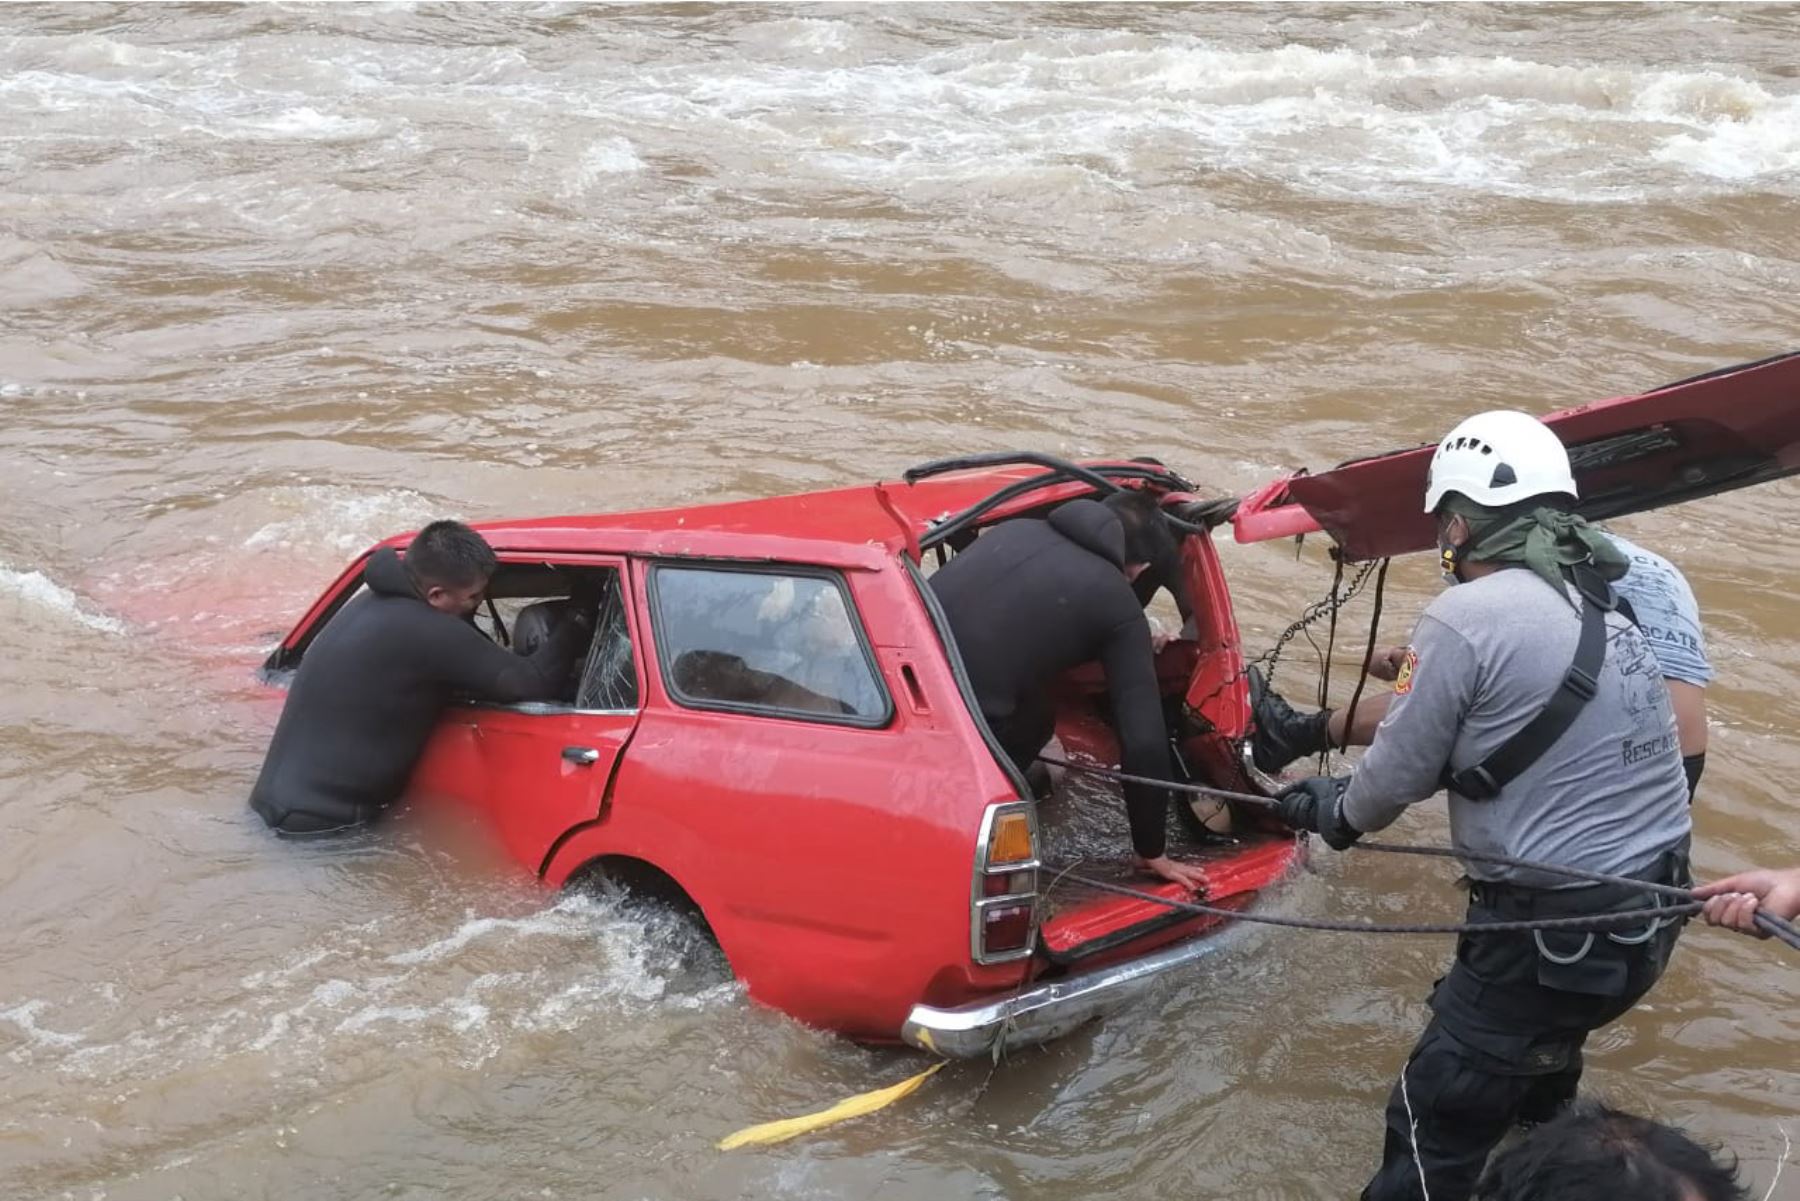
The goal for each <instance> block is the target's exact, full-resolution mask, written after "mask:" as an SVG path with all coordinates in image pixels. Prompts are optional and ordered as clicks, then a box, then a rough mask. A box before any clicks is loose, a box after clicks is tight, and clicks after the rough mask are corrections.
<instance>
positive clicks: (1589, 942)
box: [1531, 930, 1594, 967]
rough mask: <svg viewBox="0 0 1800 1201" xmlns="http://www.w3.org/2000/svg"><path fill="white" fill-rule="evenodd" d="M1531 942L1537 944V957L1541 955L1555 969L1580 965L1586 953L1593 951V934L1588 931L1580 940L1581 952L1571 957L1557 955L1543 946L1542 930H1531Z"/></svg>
mask: <svg viewBox="0 0 1800 1201" xmlns="http://www.w3.org/2000/svg"><path fill="white" fill-rule="evenodd" d="M1531 941H1532V942H1535V943H1536V944H1537V949H1538V954H1539V955H1542V956H1543V957H1544V958H1545V959H1547V960H1549V961H1550V962H1551V963H1554V964H1555V965H1556V966H1557V967H1567V966H1569V965H1570V964H1571V963H1580V962H1581V961H1582V960H1583V959H1586V958H1587V954H1588V952H1589V951H1591V950H1593V949H1594V932H1593V931H1592V930H1589V931H1588V932H1587V935H1586V936H1585V937H1584V938H1582V940H1581V950H1579V951H1577V952H1575V953H1574V954H1573V955H1567V956H1564V955H1558V954H1556V953H1555V952H1554V951H1552V950H1551V949H1550V948H1549V947H1547V946H1545V945H1544V932H1543V931H1542V930H1533V931H1532V932H1531Z"/></svg>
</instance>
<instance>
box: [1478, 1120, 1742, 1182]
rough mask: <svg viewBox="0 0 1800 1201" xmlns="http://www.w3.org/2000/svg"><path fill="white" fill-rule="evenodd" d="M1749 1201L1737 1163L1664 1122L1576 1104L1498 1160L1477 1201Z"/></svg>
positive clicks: (1532, 1131)
mask: <svg viewBox="0 0 1800 1201" xmlns="http://www.w3.org/2000/svg"><path fill="white" fill-rule="evenodd" d="M1624 1198H1630V1201H1748V1198H1749V1193H1748V1192H1747V1191H1746V1190H1745V1188H1744V1186H1743V1184H1742V1183H1740V1182H1739V1180H1738V1173H1737V1161H1736V1159H1735V1158H1734V1157H1732V1156H1729V1155H1728V1154H1726V1153H1724V1152H1722V1151H1720V1150H1719V1149H1718V1148H1713V1147H1707V1146H1705V1145H1704V1144H1702V1143H1700V1142H1697V1141H1696V1140H1695V1139H1693V1138H1692V1137H1691V1136H1689V1135H1688V1134H1686V1133H1685V1132H1683V1131H1681V1130H1679V1129H1677V1128H1676V1127H1674V1126H1670V1125H1667V1124H1666V1123H1663V1122H1658V1121H1654V1120H1652V1119H1650V1118H1646V1117H1639V1116H1638V1115H1636V1114H1630V1113H1624V1112H1622V1111H1620V1110H1617V1109H1614V1108H1612V1107H1611V1106H1609V1105H1605V1104H1603V1103H1601V1102H1599V1101H1594V1100H1589V1099H1583V1100H1579V1101H1575V1102H1572V1103H1571V1104H1570V1105H1569V1106H1568V1107H1567V1108H1566V1109H1564V1110H1563V1111H1562V1112H1561V1113H1560V1114H1558V1115H1557V1116H1556V1117H1554V1118H1552V1119H1551V1120H1550V1121H1548V1122H1545V1123H1543V1124H1542V1125H1541V1126H1537V1127H1535V1128H1533V1129H1532V1130H1531V1131H1530V1132H1529V1133H1528V1134H1526V1135H1525V1136H1524V1137H1523V1138H1521V1139H1520V1140H1519V1141H1518V1142H1516V1143H1514V1144H1513V1145H1512V1146H1510V1147H1507V1148H1506V1149H1505V1150H1503V1151H1501V1152H1500V1153H1499V1154H1497V1155H1495V1156H1494V1158H1493V1161H1492V1162H1491V1163H1489V1164H1488V1167H1487V1171H1486V1172H1485V1173H1484V1174H1483V1175H1482V1178H1481V1182H1480V1183H1479V1184H1477V1185H1476V1186H1475V1196H1474V1201H1615V1199H1621V1201H1622V1199H1624Z"/></svg>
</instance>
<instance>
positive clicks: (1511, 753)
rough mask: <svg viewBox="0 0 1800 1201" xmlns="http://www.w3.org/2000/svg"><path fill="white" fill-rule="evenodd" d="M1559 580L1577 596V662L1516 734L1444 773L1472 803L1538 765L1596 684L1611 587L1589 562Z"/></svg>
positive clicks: (1613, 605)
mask: <svg viewBox="0 0 1800 1201" xmlns="http://www.w3.org/2000/svg"><path fill="white" fill-rule="evenodd" d="M1563 578H1564V579H1565V580H1567V581H1568V582H1569V583H1570V584H1573V585H1574V586H1575V589H1576V591H1577V592H1578V593H1579V594H1580V596H1581V637H1580V639H1579V640H1578V641H1577V642H1576V643H1575V658H1574V661H1573V662H1571V663H1570V664H1569V670H1568V672H1567V673H1565V674H1564V676H1563V678H1562V683H1560V684H1558V685H1557V687H1556V691H1555V692H1553V693H1551V694H1550V699H1549V700H1548V701H1546V702H1545V703H1544V707H1543V709H1542V710H1541V711H1540V712H1539V713H1538V715H1537V716H1536V717H1534V718H1532V719H1531V720H1530V721H1529V722H1527V723H1526V724H1525V727H1524V728H1523V729H1521V730H1520V731H1519V732H1518V733H1517V734H1514V735H1513V736H1512V737H1511V738H1508V739H1507V740H1506V741H1505V742H1504V743H1502V744H1501V745H1500V746H1499V747H1497V748H1496V749H1495V750H1494V752H1493V753H1492V754H1491V755H1489V756H1488V757H1487V758H1486V759H1483V760H1482V761H1481V762H1480V763H1477V764H1475V766H1473V767H1465V768H1463V769H1462V770H1461V771H1451V770H1450V769H1449V768H1448V767H1446V768H1445V769H1444V775H1443V778H1442V783H1443V785H1444V787H1446V788H1448V789H1450V790H1451V791H1452V792H1455V793H1456V794H1457V795H1458V796H1464V797H1467V798H1468V799H1469V800H1471V801H1491V800H1493V799H1494V798H1495V797H1497V796H1499V795H1500V790H1501V789H1503V788H1505V787H1506V786H1507V785H1508V784H1510V783H1512V781H1513V780H1514V779H1516V778H1518V776H1519V775H1520V773H1522V772H1523V771H1524V770H1525V769H1526V768H1528V767H1530V766H1531V765H1532V764H1533V763H1536V762H1537V761H1538V760H1539V759H1540V758H1541V757H1542V756H1543V754H1544V752H1545V751H1547V750H1549V749H1550V748H1551V747H1552V746H1554V745H1555V744H1556V741H1557V740H1558V739H1559V738H1561V737H1562V736H1563V735H1564V734H1565V733H1567V732H1568V729H1569V726H1570V725H1572V724H1573V723H1574V721H1575V718H1576V717H1577V716H1579V715H1580V713H1581V710H1582V709H1583V708H1584V707H1585V706H1586V705H1587V703H1588V702H1589V701H1591V700H1593V699H1594V693H1595V692H1596V691H1598V689H1599V685H1600V668H1601V667H1602V666H1603V665H1604V664H1605V662H1606V615H1607V613H1609V612H1611V611H1612V610H1613V609H1615V608H1617V607H1618V599H1617V597H1616V596H1615V595H1614V594H1613V590H1612V585H1611V584H1608V583H1607V582H1606V581H1605V580H1604V579H1602V578H1601V576H1600V573H1599V572H1597V571H1595V570H1594V569H1593V567H1592V566H1591V565H1589V564H1586V563H1582V564H1578V565H1577V566H1574V567H1565V568H1563Z"/></svg>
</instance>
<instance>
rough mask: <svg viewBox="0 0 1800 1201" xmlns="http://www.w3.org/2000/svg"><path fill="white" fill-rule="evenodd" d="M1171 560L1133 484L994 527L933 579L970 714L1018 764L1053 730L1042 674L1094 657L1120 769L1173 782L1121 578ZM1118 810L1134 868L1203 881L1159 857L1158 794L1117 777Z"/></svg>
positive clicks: (1161, 526)
mask: <svg viewBox="0 0 1800 1201" xmlns="http://www.w3.org/2000/svg"><path fill="white" fill-rule="evenodd" d="M1176 554H1177V550H1176V543H1175V537H1174V534H1173V533H1172V532H1171V530H1170V527H1169V525H1168V522H1167V520H1166V519H1165V518H1164V517H1163V514H1162V510H1161V508H1160V507H1158V505H1157V501H1156V498H1155V497H1154V496H1153V495H1151V494H1150V493H1147V492H1143V491H1137V490H1133V491H1126V492H1118V493H1114V494H1113V495H1111V496H1109V497H1107V498H1106V500H1105V501H1103V502H1102V501H1094V500H1073V501H1069V502H1068V503H1067V504H1064V505H1062V506H1060V507H1058V508H1057V509H1056V510H1055V511H1053V512H1052V513H1051V514H1050V516H1049V517H1048V518H1045V519H1042V520H1039V519H1035V518H1017V519H1015V520H1012V521H1006V522H1002V523H1001V524H999V525H997V526H995V527H994V528H992V529H990V530H988V531H986V532H985V533H983V534H982V535H981V536H980V537H979V538H977V539H976V540H975V541H974V543H972V544H971V545H970V546H969V547H968V548H967V549H965V550H963V551H962V552H961V553H959V554H958V555H957V556H956V557H955V558H953V559H951V560H950V562H948V563H947V564H945V565H944V566H943V567H942V568H940V569H939V570H938V572H937V574H936V575H934V576H932V577H931V587H932V591H933V592H935V593H936V594H937V598H938V602H939V603H940V604H941V605H942V606H943V609H944V615H945V617H946V618H947V619H948V621H949V623H950V633H951V635H952V636H953V637H954V638H955V641H956V649H957V650H958V651H959V652H960V653H961V655H962V660H963V664H964V666H965V667H966V668H967V670H968V674H969V680H970V683H971V685H972V686H973V688H974V692H975V698H976V701H977V703H979V705H980V706H981V715H982V717H984V718H985V719H986V720H987V723H988V727H989V728H990V729H991V730H993V732H994V737H995V738H996V739H998V740H999V742H1000V745H1001V747H1002V749H1004V750H1005V751H1006V754H1007V755H1008V756H1009V757H1010V758H1011V759H1012V761H1013V762H1014V763H1015V764H1016V765H1017V766H1018V767H1019V770H1020V771H1024V770H1025V769H1026V768H1028V767H1029V766H1031V764H1032V763H1033V762H1035V761H1036V759H1037V755H1038V752H1039V751H1041V750H1042V749H1043V747H1044V744H1045V743H1047V742H1049V741H1050V736H1051V735H1052V734H1053V733H1055V729H1056V712H1055V706H1054V702H1053V700H1052V698H1051V694H1050V687H1051V684H1052V682H1053V681H1054V680H1055V679H1056V677H1057V676H1059V675H1061V674H1062V673H1063V672H1065V671H1067V670H1069V669H1070V668H1072V667H1076V666H1078V665H1080V664H1082V663H1086V662H1089V661H1090V660H1095V659H1097V660H1099V661H1100V665H1101V667H1102V668H1103V669H1104V670H1105V672H1106V690H1107V694H1108V696H1109V698H1110V700H1111V704H1112V718H1113V729H1114V731H1115V732H1116V733H1117V735H1118V738H1119V748H1120V758H1121V760H1122V764H1123V767H1124V770H1125V771H1126V772H1128V773H1130V774H1131V775H1136V776H1149V777H1151V778H1154V779H1159V780H1167V779H1170V778H1171V772H1170V763H1169V740H1168V732H1167V730H1166V729H1165V728H1164V725H1163V709H1162V695H1161V692H1160V691H1159V689H1158V688H1157V683H1156V664H1155V659H1154V652H1153V647H1152V645H1151V638H1150V623H1149V620H1148V619H1147V618H1146V617H1145V615H1144V609H1143V605H1142V603H1141V602H1140V600H1139V597H1138V595H1137V593H1136V592H1135V591H1134V588H1133V585H1134V582H1135V581H1137V580H1138V579H1139V578H1140V577H1141V576H1143V574H1144V572H1145V571H1146V570H1148V569H1149V568H1150V567H1151V565H1152V564H1160V565H1167V564H1169V563H1172V562H1173V561H1174V560H1175V558H1176ZM1125 808H1126V811H1127V812H1128V814H1129V816H1130V820H1131V845H1132V849H1133V850H1135V851H1136V852H1137V855H1138V858H1139V859H1140V861H1141V862H1142V864H1143V866H1144V867H1145V868H1146V869H1148V870H1149V871H1151V872H1154V873H1155V874H1156V875H1158V876H1161V877H1162V878H1163V879H1165V880H1173V881H1174V882H1175V883H1177V884H1182V885H1185V886H1187V887H1189V888H1199V887H1201V886H1202V884H1203V880H1204V878H1203V877H1202V875H1201V873H1200V870H1199V869H1198V868H1194V867H1189V866H1187V865H1185V864H1181V863H1176V862H1175V861H1174V860H1172V859H1170V858H1169V857H1168V855H1167V854H1166V849H1167V848H1166V841H1165V840H1166V837H1167V829H1166V818H1167V813H1168V794H1167V793H1166V792H1165V791H1164V790H1163V789H1160V788H1155V787H1152V786H1149V785H1143V784H1127V785H1125Z"/></svg>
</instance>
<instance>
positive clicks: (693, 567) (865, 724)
mask: <svg viewBox="0 0 1800 1201" xmlns="http://www.w3.org/2000/svg"><path fill="white" fill-rule="evenodd" d="M649 568H650V570H649V571H648V572H647V573H646V574H647V578H646V580H645V593H646V596H647V598H648V599H649V602H650V606H649V607H650V613H649V618H650V622H649V624H650V640H651V643H652V645H654V646H655V647H656V671H657V675H658V677H659V678H660V679H661V680H662V686H663V691H664V692H665V693H667V694H668V697H669V699H670V700H671V701H673V702H674V703H675V704H676V705H678V706H680V707H681V708H683V709H693V710H698V711H701V712H709V713H735V714H738V715H740V716H743V717H761V718H774V719H777V720H781V721H803V722H807V723H809V724H812V725H826V726H846V727H849V728H852V729H859V730H883V729H886V728H887V727H888V726H889V725H890V724H892V722H893V720H894V714H895V713H896V709H895V706H894V695H893V692H892V691H891V690H890V689H889V688H888V682H887V678H886V676H884V675H883V674H882V671H881V662H880V660H879V659H877V658H876V656H875V644H874V643H873V642H872V641H870V639H869V631H868V628H867V626H866V625H865V624H864V623H863V619H862V611H861V609H859V608H858V607H857V604H856V597H855V595H854V594H853V593H852V592H851V590H850V585H849V581H847V580H846V579H845V578H844V573H843V572H841V571H837V570H835V569H833V568H830V567H818V566H814V565H812V564H803V563H770V562H766V561H758V562H749V561H743V560H736V559H678V558H669V559H654V560H651V561H650V564H649ZM665 569H667V570H670V571H710V572H715V573H719V574H726V575H764V576H776V577H783V578H794V579H810V580H821V581H823V582H825V583H827V584H829V585H831V586H832V587H833V588H836V589H837V592H838V599H839V600H840V601H842V602H843V606H844V613H845V616H847V617H848V618H849V619H850V624H851V628H852V629H853V630H854V631H855V634H856V644H857V647H858V648H859V649H860V650H861V651H862V656H863V662H864V664H865V665H866V666H867V667H868V669H869V677H870V679H872V680H873V681H874V684H875V690H876V692H877V693H878V694H879V695H880V697H881V703H882V708H881V712H880V713H878V714H873V715H870V716H862V715H858V714H848V713H846V714H835V715H834V714H830V713H820V712H818V711H816V710H812V709H783V708H779V707H777V706H774V705H758V704H746V703H744V702H741V701H719V700H709V699H707V698H704V697H696V696H690V695H689V694H687V693H685V692H683V691H682V690H681V689H680V688H679V687H677V686H676V683H675V678H674V675H673V672H672V668H673V659H672V658H671V656H670V654H669V647H668V642H667V639H666V638H665V636H664V632H663V631H664V624H663V623H664V618H663V611H662V580H661V577H662V573H663V571H664V570H665Z"/></svg>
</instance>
